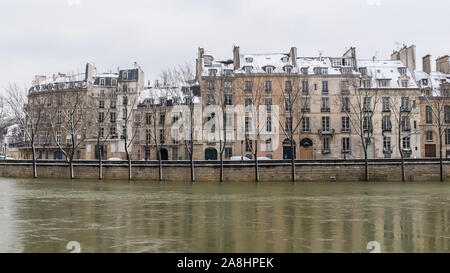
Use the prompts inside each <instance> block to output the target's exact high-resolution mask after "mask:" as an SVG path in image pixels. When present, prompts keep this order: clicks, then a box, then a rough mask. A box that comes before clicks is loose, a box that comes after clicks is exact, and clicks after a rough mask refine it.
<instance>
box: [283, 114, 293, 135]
mask: <svg viewBox="0 0 450 273" xmlns="http://www.w3.org/2000/svg"><path fill="white" fill-rule="evenodd" d="M285 130H286V132H291V131H292V117H286V126H285Z"/></svg>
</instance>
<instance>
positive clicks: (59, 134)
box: [56, 132, 62, 144]
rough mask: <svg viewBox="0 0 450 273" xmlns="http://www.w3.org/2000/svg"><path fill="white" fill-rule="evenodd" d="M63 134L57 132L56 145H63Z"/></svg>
mask: <svg viewBox="0 0 450 273" xmlns="http://www.w3.org/2000/svg"><path fill="white" fill-rule="evenodd" d="M61 138H62V137H61V132H56V143H58V144H61Z"/></svg>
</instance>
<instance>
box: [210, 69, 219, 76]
mask: <svg viewBox="0 0 450 273" xmlns="http://www.w3.org/2000/svg"><path fill="white" fill-rule="evenodd" d="M209 75H210V76H213V77H215V76H216V75H217V69H210V70H209Z"/></svg>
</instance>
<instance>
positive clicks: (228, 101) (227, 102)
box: [225, 95, 233, 105]
mask: <svg viewBox="0 0 450 273" xmlns="http://www.w3.org/2000/svg"><path fill="white" fill-rule="evenodd" d="M225 105H233V95H225Z"/></svg>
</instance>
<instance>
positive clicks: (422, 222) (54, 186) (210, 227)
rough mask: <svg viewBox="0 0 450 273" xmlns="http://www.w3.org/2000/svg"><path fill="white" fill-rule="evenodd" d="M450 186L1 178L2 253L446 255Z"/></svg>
mask: <svg viewBox="0 0 450 273" xmlns="http://www.w3.org/2000/svg"><path fill="white" fill-rule="evenodd" d="M449 201H450V184H449V183H444V184H441V183H422V184H412V183H403V184H402V183H296V184H292V183H261V184H256V183H225V184H222V185H220V184H219V183H195V184H191V183H188V182H186V183H172V182H170V183H158V182H132V183H129V182H111V181H107V182H101V183H99V182H98V181H76V182H70V181H60V180H37V181H33V180H23V179H22V180H14V179H4V178H0V252H57V253H61V252H70V251H69V250H66V246H67V244H68V242H73V241H74V242H78V243H79V246H80V248H81V252H214V253H217V252H218V253H223V252H226V253H228V252H246V253H247V252H257V253H260V252H270V253H272V252H275V253H279V252H289V253H292V252H293V253H302V252H359V253H360V252H363V253H367V252H369V250H367V244H368V243H369V242H371V241H377V242H378V243H379V245H380V248H381V249H380V250H381V252H450V202H449Z"/></svg>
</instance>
